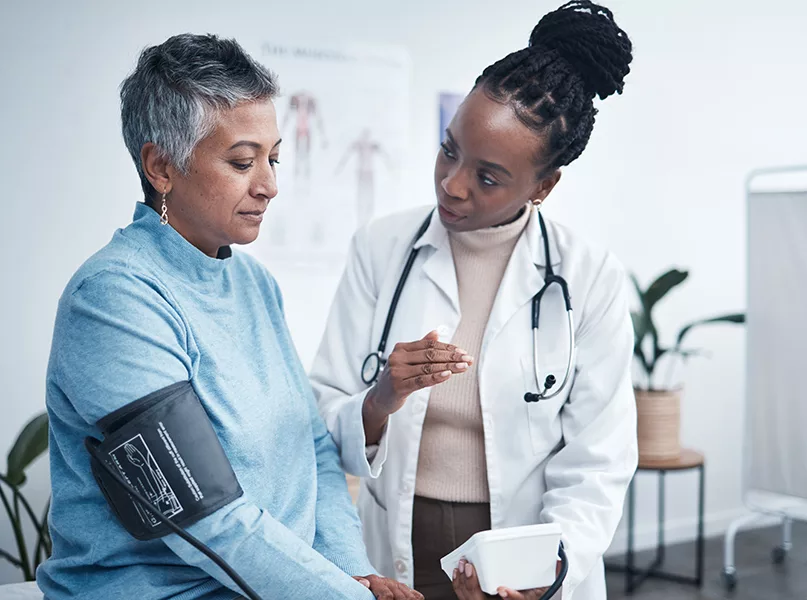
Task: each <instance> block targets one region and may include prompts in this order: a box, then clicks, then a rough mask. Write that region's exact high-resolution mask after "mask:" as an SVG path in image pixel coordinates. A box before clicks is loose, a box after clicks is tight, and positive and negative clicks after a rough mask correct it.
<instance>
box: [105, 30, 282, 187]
mask: <svg viewBox="0 0 807 600" xmlns="http://www.w3.org/2000/svg"><path fill="white" fill-rule="evenodd" d="M277 93H278V86H277V81H276V78H275V75H274V74H273V73H272V72H271V71H269V70H268V69H267V68H266V67H264V66H262V65H260V64H258V63H257V62H256V61H255V60H253V59H252V58H251V57H250V56H249V55H248V54H247V53H246V52H245V51H244V50H243V48H241V46H240V45H239V44H238V42H236V41H235V40H225V39H220V38H218V37H217V36H215V35H194V34H189V33H186V34H182V35H176V36H173V37H171V38H169V39H168V40H166V41H165V42H163V43H162V44H160V45H159V46H151V47H149V48H146V49H145V50H143V52H142V53H141V54H140V58H139V60H138V61H137V67H135V70H134V71H133V72H132V74H131V75H129V77H127V78H126V79H125V80H124V81H123V83H122V84H121V89H120V99H121V125H122V129H123V140H124V142H125V143H126V148H127V149H128V150H129V154H130V155H131V156H132V160H133V161H134V163H135V167H136V168H137V173H138V175H139V176H140V185H141V186H142V187H143V193H144V194H145V196H146V200H150V199H151V198H152V197H153V196H154V193H155V189H154V188H153V187H152V185H151V183H150V182H149V180H148V179H147V178H146V175H145V172H144V171H143V165H142V164H141V160H140V150H141V149H142V148H143V145H144V144H146V143H148V142H152V143H153V144H155V145H156V146H157V147H158V148H159V150H160V152H162V153H163V154H164V156H165V157H166V158H167V159H168V160H170V161H171V163H172V164H173V165H174V166H175V167H176V168H177V169H178V170H179V171H180V172H181V173H183V174H187V173H188V167H189V165H190V160H191V156H192V155H193V150H194V148H196V145H197V144H198V143H199V142H200V141H202V140H203V139H204V138H205V137H206V136H208V135H210V134H211V133H212V132H213V129H214V128H215V125H216V112H217V111H219V110H221V109H232V108H235V106H236V105H238V104H240V103H242V102H254V101H257V100H267V99H272V98H274V97H275V96H276V95H277Z"/></svg>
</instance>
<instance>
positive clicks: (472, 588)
mask: <svg viewBox="0 0 807 600" xmlns="http://www.w3.org/2000/svg"><path fill="white" fill-rule="evenodd" d="M451 584H452V586H453V587H454V593H455V594H456V595H457V598H459V600H485V598H495V597H496V596H490V595H488V594H486V593H485V592H483V591H482V588H481V587H479V579H477V577H476V569H474V566H473V565H472V564H471V563H469V562H468V561H466V560H465V559H464V558H463V559H462V560H460V564H459V565H457V568H456V569H454V577H452V579H451Z"/></svg>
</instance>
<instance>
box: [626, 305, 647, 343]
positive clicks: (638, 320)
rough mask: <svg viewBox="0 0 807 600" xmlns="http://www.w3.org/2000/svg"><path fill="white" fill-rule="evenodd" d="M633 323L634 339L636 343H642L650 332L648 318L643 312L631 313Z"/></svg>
mask: <svg viewBox="0 0 807 600" xmlns="http://www.w3.org/2000/svg"><path fill="white" fill-rule="evenodd" d="M630 318H631V321H633V339H634V340H635V341H636V343H637V344H638V343H640V342H641V341H642V340H643V339H644V338H645V336H646V335H647V331H648V323H647V316H646V315H645V314H644V313H643V312H639V311H631V313H630Z"/></svg>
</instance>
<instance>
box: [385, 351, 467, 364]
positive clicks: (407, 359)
mask: <svg viewBox="0 0 807 600" xmlns="http://www.w3.org/2000/svg"><path fill="white" fill-rule="evenodd" d="M473 361H474V357H473V356H471V355H469V354H468V353H467V352H465V351H464V350H455V351H453V352H451V351H449V350H438V349H436V348H429V349H427V350H415V351H414V352H402V353H400V354H399V355H398V356H395V355H394V354H393V355H390V358H389V362H391V363H392V364H395V363H400V364H408V365H425V364H430V363H438V364H441V363H442V364H446V363H468V364H471V363H472V362H473Z"/></svg>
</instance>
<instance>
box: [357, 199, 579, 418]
mask: <svg viewBox="0 0 807 600" xmlns="http://www.w3.org/2000/svg"><path fill="white" fill-rule="evenodd" d="M433 213H434V211H432V212H430V213H429V216H428V217H426V220H425V221H423V224H422V225H421V226H420V228H419V229H418V231H417V233H416V234H415V238H414V240H413V242H412V250H410V252H409V257H408V258H407V260H406V264H405V265H404V268H403V272H402V273H401V277H400V279H398V285H397V286H396V287H395V293H394V294H393V296H392V302H391V304H390V308H389V311H388V312H387V319H386V321H385V322H384V331H383V332H382V333H381V340H380V341H379V342H378V349H377V350H376V351H375V352H372V353H370V354H368V355H367V358H365V359H364V362H363V363H362V367H361V380H362V381H363V382H364V383H365V384H367V385H372V384H374V383H375V382H376V381H377V380H378V376H379V375H380V374H381V369H383V367H384V365H386V362H387V361H386V359H385V358H384V351H385V350H386V348H387V338H388V337H389V331H390V327H391V326H392V319H393V317H394V316H395V310H396V309H397V308H398V300H400V297H401V292H402V291H403V287H404V284H406V280H407V278H408V277H409V273H410V271H411V270H412V264H413V263H414V262H415V259H416V258H417V255H418V252H419V251H420V248H419V247H418V248H416V247H415V244H416V243H417V241H418V240H419V239H420V237H421V236H422V235H423V234H424V233H425V232H426V229H428V227H429V224H430V223H431V220H432V214H433ZM538 223H539V225H540V226H541V235H542V236H543V239H544V256H545V258H546V277H544V285H543V287H541V289H540V290H538V293H536V294H535V296H533V297H532V365H533V371H534V373H535V381H536V383H538V373H539V371H540V369H539V368H538V317H539V316H540V312H541V300H542V299H543V297H544V294H545V293H546V291H547V290H548V289H549V286H551V285H552V284H553V283H554V284H557V285H558V286H559V287H560V289H561V292H562V294H563V301H564V303H565V304H566V320H567V323H568V326H569V354H568V357H567V360H566V372H565V373H564V374H563V379H562V380H561V382H560V386H558V387H557V388H555V390H554V391H552V392H550V391H549V390H550V389H551V388H553V387H555V384H556V383H557V378H556V377H555V376H554V375H553V374H551V373H550V374H548V375H547V376H546V379H545V380H544V386H543V389H540V387H541V386H540V384H538V387H539V391H538V393H537V394H536V393H532V392H527V393H526V394H524V400H525V402H538V401H539V400H549V399H550V398H553V397H555V396H557V395H558V394H560V393H561V392H562V391H563V389H564V388H565V387H566V383H567V382H568V380H569V376H570V374H571V371H572V360H573V354H574V345H575V337H574V319H573V317H572V302H571V299H570V298H569V286H568V284H567V283H566V280H565V279H564V278H563V277H561V276H560V275H555V271H554V269H553V268H552V259H551V257H550V255H549V237H548V235H547V232H546V224H545V223H544V218H543V216H542V215H541V213H540V211H539V212H538Z"/></svg>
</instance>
